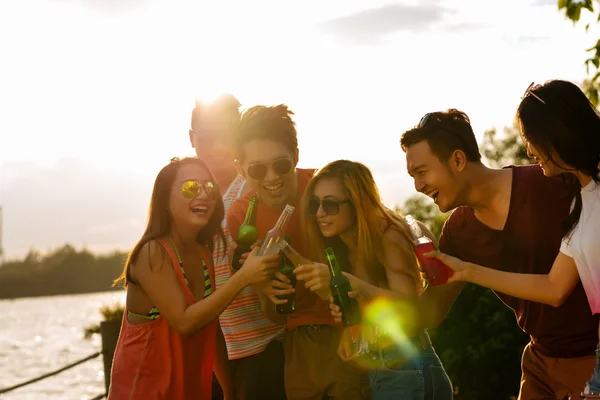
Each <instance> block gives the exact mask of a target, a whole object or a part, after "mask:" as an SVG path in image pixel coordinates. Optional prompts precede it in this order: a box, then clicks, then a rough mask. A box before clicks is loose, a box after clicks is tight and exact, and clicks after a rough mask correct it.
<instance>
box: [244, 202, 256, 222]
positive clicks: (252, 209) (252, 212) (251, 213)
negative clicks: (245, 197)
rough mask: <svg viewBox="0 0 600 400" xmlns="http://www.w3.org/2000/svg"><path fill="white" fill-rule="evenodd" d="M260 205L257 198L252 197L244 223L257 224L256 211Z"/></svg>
mask: <svg viewBox="0 0 600 400" xmlns="http://www.w3.org/2000/svg"><path fill="white" fill-rule="evenodd" d="M257 209H258V207H257V204H256V199H255V198H252V199H251V200H250V205H249V206H248V211H247V212H246V219H244V224H246V225H256V211H257Z"/></svg>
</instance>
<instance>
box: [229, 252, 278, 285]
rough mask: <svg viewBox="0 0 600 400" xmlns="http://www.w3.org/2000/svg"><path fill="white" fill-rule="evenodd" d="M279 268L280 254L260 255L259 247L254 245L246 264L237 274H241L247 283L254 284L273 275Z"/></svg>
mask: <svg viewBox="0 0 600 400" xmlns="http://www.w3.org/2000/svg"><path fill="white" fill-rule="evenodd" d="M278 268H279V255H278V254H275V255H272V256H259V255H258V247H256V246H255V247H254V248H253V249H252V251H251V252H250V254H249V255H248V257H247V258H246V261H245V262H244V266H243V267H242V268H240V270H239V271H238V272H237V275H241V278H242V279H243V282H244V283H245V284H246V285H253V284H257V283H261V282H265V281H267V280H269V279H271V277H272V276H273V273H274V272H275V271H277V269H278Z"/></svg>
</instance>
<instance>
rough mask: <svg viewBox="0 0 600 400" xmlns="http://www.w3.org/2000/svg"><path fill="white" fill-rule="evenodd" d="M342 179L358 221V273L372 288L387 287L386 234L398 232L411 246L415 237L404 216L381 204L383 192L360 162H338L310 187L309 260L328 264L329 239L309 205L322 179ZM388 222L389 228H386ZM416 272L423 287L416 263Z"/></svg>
mask: <svg viewBox="0 0 600 400" xmlns="http://www.w3.org/2000/svg"><path fill="white" fill-rule="evenodd" d="M325 178H335V179H339V181H340V183H341V184H342V186H343V187H345V188H346V190H347V191H348V194H349V200H350V202H351V204H352V206H353V207H354V210H355V214H356V221H355V224H354V231H355V234H356V252H357V254H358V257H357V258H358V261H359V263H358V264H357V268H356V269H357V271H355V272H356V273H358V274H360V275H362V274H361V273H362V272H364V273H365V274H366V276H367V278H368V280H369V281H370V283H372V284H376V285H379V286H383V287H387V286H388V283H387V277H386V273H385V268H384V266H383V262H384V252H383V234H384V231H385V230H386V229H396V230H397V231H398V232H400V233H401V234H402V235H403V236H404V238H405V239H406V240H407V241H409V242H410V243H411V244H412V243H413V241H412V236H411V233H410V229H409V227H408V224H407V223H406V221H405V220H404V218H402V217H401V216H400V215H398V214H396V213H394V212H393V211H391V210H389V209H388V208H386V207H385V206H384V205H383V203H382V202H381V196H380V195H379V189H378V188H377V185H376V184H375V180H374V179H373V175H372V174H371V171H370V170H369V168H368V167H367V166H365V165H364V164H361V163H359V162H356V161H348V160H338V161H333V162H331V163H329V164H327V165H326V166H325V167H323V168H322V169H320V170H319V171H318V172H317V173H316V174H315V175H314V177H313V178H312V179H311V181H310V182H309V183H308V185H307V187H306V190H305V192H304V197H303V199H302V209H301V216H302V218H301V219H302V228H303V232H304V235H305V242H306V243H307V245H308V251H309V256H310V257H311V259H313V260H315V261H320V262H324V259H325V256H324V252H325V247H326V245H325V238H324V237H323V235H322V233H321V230H320V229H319V227H318V225H317V220H316V218H315V216H314V215H311V213H310V211H309V202H310V199H311V197H312V196H313V193H314V189H315V186H316V185H317V183H318V182H319V181H320V180H321V179H325ZM382 220H385V221H386V222H387V224H385V226H382V224H381V222H382ZM414 266H415V268H414V270H411V271H407V272H408V273H409V274H410V276H411V277H412V278H413V279H414V281H415V284H416V285H420V284H421V276H420V273H419V271H418V268H417V263H416V262H415V263H414Z"/></svg>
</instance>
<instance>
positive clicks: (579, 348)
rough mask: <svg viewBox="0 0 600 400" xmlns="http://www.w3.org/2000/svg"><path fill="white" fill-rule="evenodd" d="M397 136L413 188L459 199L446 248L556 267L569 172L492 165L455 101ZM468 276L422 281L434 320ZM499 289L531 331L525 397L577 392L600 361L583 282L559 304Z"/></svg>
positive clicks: (439, 199) (453, 203) (518, 265)
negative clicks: (454, 106)
mask: <svg viewBox="0 0 600 400" xmlns="http://www.w3.org/2000/svg"><path fill="white" fill-rule="evenodd" d="M400 144H401V146H402V149H403V150H404V151H405V152H406V162H407V170H408V173H409V174H410V176H412V177H413V179H414V182H415V189H416V190H417V191H419V192H421V193H424V194H426V195H428V196H429V197H431V198H432V199H433V200H434V202H435V203H436V204H437V205H438V207H439V209H440V211H442V212H446V211H449V210H452V209H455V208H456V210H454V212H453V213H452V215H451V216H450V218H449V219H448V221H446V223H445V225H444V228H443V230H442V234H441V236H440V250H441V251H443V252H444V253H447V254H450V255H453V256H456V257H458V258H460V259H462V260H464V261H469V262H474V263H477V264H480V265H486V266H489V267H490V268H496V269H503V270H506V271H510V272H519V273H538V274H547V273H549V272H550V269H551V267H552V263H553V261H554V259H555V257H556V255H557V254H558V251H559V249H560V243H561V239H562V236H563V231H562V228H561V223H562V221H563V220H564V219H565V218H566V217H567V215H568V214H569V209H570V204H571V200H572V198H573V196H574V194H575V193H576V191H577V188H576V186H573V185H571V184H570V182H569V181H568V180H567V179H566V177H556V178H546V177H544V175H543V173H542V171H541V169H540V168H539V166H537V165H529V166H512V167H507V168H503V169H491V168H487V167H486V166H484V165H483V164H482V163H481V155H480V153H479V149H478V146H477V141H476V139H475V135H474V133H473V129H472V128H471V124H470V121H469V118H468V117H467V115H466V114H464V113H462V112H460V111H458V110H453V109H451V110H448V111H446V112H435V113H429V114H426V115H425V116H424V117H423V118H422V119H421V122H420V123H419V125H418V126H417V127H416V128H414V129H411V130H409V131H407V132H405V133H404V134H403V135H402V139H401V140H400ZM463 286H464V283H462V282H456V283H451V284H447V285H442V286H436V287H433V286H430V287H429V288H428V289H427V290H426V291H425V293H424V294H423V296H421V299H420V301H421V303H420V306H421V308H422V309H423V319H424V320H423V322H424V324H425V325H426V326H427V327H435V326H437V325H439V324H440V323H441V322H442V321H443V319H444V317H445V316H446V314H447V313H448V311H449V310H450V307H451V306H452V303H453V302H454V300H455V299H456V297H457V296H458V295H459V293H460V291H461V289H462V288H463ZM497 295H498V297H499V298H500V299H501V300H502V302H504V304H506V305H507V306H508V307H510V308H511V309H512V310H513V311H514V312H515V316H516V318H517V324H518V325H519V327H520V328H521V329H522V330H523V331H524V332H526V333H527V334H529V335H530V337H531V341H530V343H529V344H528V345H527V346H526V347H525V351H524V353H523V359H522V377H521V390H520V394H519V400H530V399H561V400H562V399H564V398H565V397H566V396H568V395H572V396H576V395H578V394H579V392H580V389H581V388H582V387H584V386H585V382H586V381H587V380H588V379H589V377H590V371H592V370H593V368H594V365H595V355H594V354H595V352H594V350H595V347H596V344H597V342H598V331H597V329H598V328H597V327H598V317H597V316H593V315H592V313H591V310H590V308H589V305H588V302H587V299H586V297H585V293H584V291H583V287H582V286H581V283H579V284H578V285H577V287H576V288H575V290H573V293H572V294H571V295H570V297H569V298H568V299H567V301H565V303H564V304H563V305H562V306H560V307H556V308H555V307H552V306H548V305H544V304H540V303H534V302H530V301H525V300H521V299H517V298H514V297H510V296H507V295H504V294H501V293H497ZM457 345H458V343H457ZM574 398H575V397H574Z"/></svg>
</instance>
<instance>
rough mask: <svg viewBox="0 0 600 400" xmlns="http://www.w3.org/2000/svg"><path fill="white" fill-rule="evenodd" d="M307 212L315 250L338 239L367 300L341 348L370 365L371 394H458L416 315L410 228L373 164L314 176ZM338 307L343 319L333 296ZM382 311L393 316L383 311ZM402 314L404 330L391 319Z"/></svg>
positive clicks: (378, 397) (318, 254)
mask: <svg viewBox="0 0 600 400" xmlns="http://www.w3.org/2000/svg"><path fill="white" fill-rule="evenodd" d="M302 212H303V218H302V222H303V228H304V232H305V235H306V240H307V243H308V244H309V246H307V248H309V249H310V250H311V251H312V253H311V254H310V256H311V258H312V259H313V260H316V261H320V262H325V248H327V247H332V248H333V249H334V251H335V254H336V257H337V258H338V260H340V261H341V264H342V265H344V264H345V265H346V268H345V269H346V271H345V272H344V275H345V276H346V277H347V278H348V279H349V281H350V283H351V285H352V288H353V290H354V292H351V296H352V297H355V298H357V299H358V300H359V302H360V303H361V304H362V314H363V321H364V322H365V323H363V326H362V327H361V330H360V332H359V333H358V334H357V332H356V331H355V330H354V331H351V329H347V330H346V332H345V335H344V336H343V338H342V341H341V343H340V346H339V350H338V353H339V355H340V357H341V358H342V359H344V360H345V361H348V362H352V363H354V364H359V365H361V366H363V367H368V368H369V381H370V387H371V398H372V399H373V400H385V399H408V400H410V399H415V400H416V399H426V400H433V399H435V400H446V399H448V400H450V399H452V386H451V383H450V379H449V378H448V375H447V374H446V372H445V371H444V368H443V367H442V364H441V362H440V360H439V358H438V357H437V355H436V353H435V350H434V349H433V347H432V345H431V342H430V340H429V336H428V335H427V333H426V332H425V331H424V330H423V329H421V328H420V327H419V321H418V318H416V317H415V315H414V311H415V306H416V301H417V296H418V294H419V291H420V290H422V288H423V282H422V279H421V276H420V274H419V270H418V267H417V261H416V258H415V253H414V245H413V241H412V236H411V233H410V230H409V228H408V225H407V223H406V222H405V221H404V219H403V218H401V217H399V216H398V215H396V214H395V213H394V212H392V211H391V210H389V209H387V208H386V207H385V206H384V205H383V204H382V202H381V198H380V196H379V191H378V189H377V186H376V184H375V181H374V179H373V176H372V174H371V171H370V170H369V169H368V168H367V167H366V166H364V165H363V164H361V163H358V162H353V161H346V160H339V161H334V162H332V163H330V164H328V165H326V166H325V167H323V168H322V169H321V170H319V171H318V173H317V174H316V175H315V176H314V177H313V179H312V180H311V181H310V183H309V184H308V187H307V188H306V192H305V195H304V198H303V202H302ZM423 228H424V229H425V231H426V232H428V231H427V230H426V228H425V227H423ZM428 233H429V232H428ZM300 268H302V267H300ZM300 268H298V269H300ZM320 276H324V275H320ZM306 285H307V287H308V286H311V285H314V286H315V287H319V288H321V287H328V285H329V282H320V281H318V279H314V280H313V281H312V282H307V283H306ZM369 304H371V305H369ZM331 309H332V315H333V316H334V317H335V318H336V319H337V321H338V322H339V321H340V320H341V313H340V310H339V308H338V307H337V306H336V305H335V304H333V302H332V303H331ZM381 313H383V314H386V316H385V317H384V318H380V317H381V315H382V314H381ZM390 313H391V314H390ZM390 315H391V316H390ZM400 320H401V321H402V324H401V325H402V327H401V329H400V330H399V331H396V330H394V329H393V328H392V329H389V326H388V324H390V323H391V324H392V325H394V326H395V327H399V326H400V324H399V322H400ZM367 321H368V323H369V325H370V326H367ZM357 335H358V336H357ZM366 336H368V337H369V340H368V341H369V344H368V349H367V350H366V351H365V348H364V346H363V349H362V350H361V351H360V352H357V351H355V350H354V349H352V347H354V344H355V342H356V340H357V339H359V338H361V337H366ZM358 342H359V343H360V342H361V341H360V340H358ZM362 344H363V345H364V344H365V343H364V342H363V343H362ZM358 353H361V355H358Z"/></svg>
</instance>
